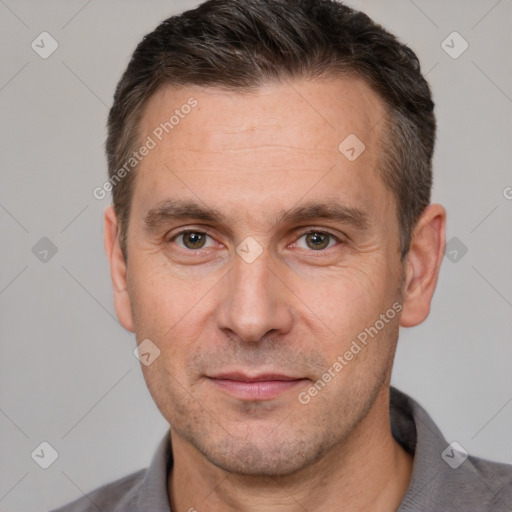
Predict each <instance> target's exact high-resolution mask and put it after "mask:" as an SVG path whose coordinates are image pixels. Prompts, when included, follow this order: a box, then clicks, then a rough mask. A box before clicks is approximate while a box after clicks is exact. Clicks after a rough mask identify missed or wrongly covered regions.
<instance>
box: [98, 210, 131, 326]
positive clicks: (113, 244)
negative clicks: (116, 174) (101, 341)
mask: <svg viewBox="0 0 512 512" xmlns="http://www.w3.org/2000/svg"><path fill="white" fill-rule="evenodd" d="M105 251H106V252H107V257H108V260H109V263H110V276H111V278H112V286H113V288H114V306H115V309H116V315H117V318H118V319H119V322H121V325H122V326H123V327H124V328H125V329H127V330H128V331H131V332H134V325H133V317H132V310H131V305H130V297H129V296H128V291H127V285H126V275H127V269H126V262H125V260H124V257H123V253H122V251H121V246H120V244H119V224H118V221H117V215H116V214H115V211H114V207H113V206H109V207H107V209H106V210H105Z"/></svg>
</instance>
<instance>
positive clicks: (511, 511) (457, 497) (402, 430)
mask: <svg viewBox="0 0 512 512" xmlns="http://www.w3.org/2000/svg"><path fill="white" fill-rule="evenodd" d="M390 412H391V428H392V432H393V436H394V437H395V439H396V440H397V441H398V442H399V443H400V444H401V445H402V446H403V447H404V448H405V449H406V450H407V451H409V452H410V453H411V454H414V466H413V472H412V477H411V482H410V484H409V488H408V489H407V492H406V494H405V496H404V499H403V501H402V504H401V505H400V508H399V509H398V511H397V512H426V511H429V512H445V511H446V512H447V511H450V512H459V511H460V512H491V511H492V512H512V466H511V465H508V464H499V463H496V462H491V461H487V460H483V459H479V458H477V457H472V456H468V457H466V454H465V452H463V451H462V449H461V448H459V447H458V446H457V445H454V444H453V443H451V444H450V445H449V444H448V443H447V442H446V440H445V439H444V437H443V435H442V434H441V432H440V431H439V429H438V428H437V427H436V425H435V424H434V422H433V421H432V419H431V418H430V416H429V415H428V414H427V413H426V412H425V410H424V409H423V408H422V407H421V406H420V405H418V404H417V403H416V402H415V401H414V400H413V399H412V398H410V397H408V396H407V395H405V394H404V393H402V392H400V391H398V390H397V389H395V388H391V404H390ZM172 463H173V457H172V449H171V444H170V442H169V433H167V435H166V436H165V438H164V439H163V440H162V441H161V442H160V445H159V447H158V449H157V451H156V453H155V455H154V457H153V460H152V461H151V464H150V466H149V468H148V469H146V470H141V471H138V472H137V473H133V474H131V475H129V476H127V477H125V478H122V479H120V480H117V481H115V482H112V483H109V484H107V485H104V486H103V487H100V488H99V489H96V490H95V491H92V492H90V493H89V494H87V495H86V496H83V497H82V498H80V499H78V500H77V501H74V502H72V503H70V504H68V505H66V506H64V507H62V508H59V509H58V510H55V511H54V512H98V511H100V512H143V511H144V512H147V511H150V512H171V509H170V505H169V495H168V491H167V477H168V474H169V469H170V467H171V466H172Z"/></svg>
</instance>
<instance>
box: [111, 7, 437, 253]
mask: <svg viewBox="0 0 512 512" xmlns="http://www.w3.org/2000/svg"><path fill="white" fill-rule="evenodd" d="M347 73H349V74H352V75H356V76H359V77H361V78H363V79H365V80H366V81H367V82H368V83H369V85H370V86H371V87H372V88H373V90H374V91H375V92H376V93H377V94H378V95H379V96H380V98H381V99H382V100H383V101H384V103H385V105H386V107H387V118H386V119H385V120H383V122H384V127H385V133H386V136H385V137H384V139H385V140H382V141H381V144H382V149H383V157H384V160H383V166H382V177H383V179H384V182H385V184H386V185H387V186H388V188H389V189H390V190H391V191H392V193H393V194H394V197H395V199H396V204H397V210H398V211H397V215H398V222H399V228H400V252H401V255H402V258H403V257H404V256H405V255H406V254H407V252H408V250H409V245H410V239H411V233H412V230H413V228H414V225H415V224H416V221H417V220H418V217H419V216H420V215H421V213H422V211H423V210H424V208H425V207H426V206H427V205H428V204H429V202H430V190H431V187H432V154H433V150H434V140H435V130H436V121H435V117H434V112H433V110H434V103H433V101H432V98H431V93H430V89H429V86H428V84H427V82H426V80H425V78H424V77H423V76H422V74H421V71H420V65H419V61H418V58H417V57H416V55H415V54H414V52H413V51H412V50H411V49H410V48H408V47H407V46H405V45H404V44H402V43H400V42H399V41H398V40H397V39H396V38H395V37H394V36H393V35H391V34H390V33H389V32H387V31H386V30H384V29H383V28H382V27H381V26H380V25H378V24H376V23H374V22H373V21H372V20H371V19H370V18H369V17H368V16H367V15H366V14H364V13H362V12H358V11H355V10H353V9H351V8H349V7H347V6H345V5H343V4H341V3H339V2H336V1H334V0H209V1H207V2H204V3H203V4H201V5H200V6H199V7H197V8H195V9H193V10H189V11H186V12H184V13H183V14H181V15H179V16H173V17H171V18H168V19H167V20H165V21H163V22H162V23H161V24H160V25H159V26H158V27H157V28H156V29H155V30H154V31H153V32H151V33H149V34H147V35H146V36H145V37H144V38H143V40H142V41H141V42H140V43H139V45H138V46H137V48H136V50H135V52H134V53H133V56H132V58H131V60H130V62H129V64H128V67H127V69H126V71H125V72H124V74H123V76H122V78H121V80H120V81H119V84H118V85H117V88H116V92H115V95H114V103H113V105H112V108H111V109H110V113H109V118H108V137H107V142H106V152H107V159H108V169H109V176H110V179H111V180H112V178H113V177H115V175H116V171H117V170H118V169H120V168H121V167H122V166H123V164H124V163H125V162H126V161H127V160H128V159H129V158H130V155H131V154H132V153H133V151H134V149H135V148H136V147H137V145H138V143H139V140H138V139H139V133H138V128H139V125H140V121H141V117H142V114H143V110H144V106H145V105H146V103H147V100H148V98H149V97H150V96H152V95H153V94H154V93H155V92H156V91H157V90H159V89H160V88H162V87H164V86H167V85H174V86H186V85H200V86H217V87H223V88H226V89H229V90H241V89H242V90H243V89H254V88H257V87H258V86H260V85H263V84H265V83H269V82H279V81H284V80H287V79H290V78H296V77H300V78H310V79H313V78H317V77H329V76H336V75H339V74H345V75H346V74H347ZM139 145H140V144H139ZM134 180H135V174H134V173H133V172H132V173H128V174H126V177H124V178H123V179H122V180H120V181H119V182H118V183H117V184H115V186H114V187H113V189H112V195H113V203H114V208H115V211H116V214H117V217H118V219H119V223H120V233H119V236H120V243H121V248H122V250H123V254H124V257H125V258H127V251H126V234H127V228H128V220H129V215H130V202H131V197H132V192H133V185H134Z"/></svg>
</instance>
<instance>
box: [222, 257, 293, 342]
mask: <svg viewBox="0 0 512 512" xmlns="http://www.w3.org/2000/svg"><path fill="white" fill-rule="evenodd" d="M276 274H277V271H276V270H274V269H272V270H271V268H270V267H269V260H268V257H267V256H266V254H265V253H263V254H262V255H260V256H259V257H258V258H257V259H256V260H255V261H253V262H252V263H247V262H246V261H244V260H243V259H242V258H241V257H239V256H236V257H235V261H234V264H233V268H232V269H231V272H229V273H228V274H227V276H226V284H225V286H226V288H225V293H224V294H223V300H222V304H221V305H220V307H219V310H218V318H217V322H218V327H219V328H220V329H221V330H223V331H225V332H229V333H230V334H231V335H232V334H235V335H236V336H237V337H238V338H239V339H240V340H241V341H242V342H258V341H260V340H261V339H262V338H264V337H265V336H266V335H267V336H268V335H269V334H286V333H287V332H289V331H290V330H291V328H292V324H293V315H292V310H291V308H292V302H291V300H290V297H289V295H290V293H291V292H290V291H289V290H288V288H287V287H286V286H285V284H283V281H284V279H283V278H282V277H281V279H280V278H279V277H278V276H277V275H276Z"/></svg>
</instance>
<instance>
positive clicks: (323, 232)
mask: <svg viewBox="0 0 512 512" xmlns="http://www.w3.org/2000/svg"><path fill="white" fill-rule="evenodd" d="M187 233H197V234H200V235H207V236H209V237H210V238H212V239H213V237H212V236H211V235H210V234H209V233H208V232H207V231H201V230H200V229H194V228H186V229H182V230H181V231H179V232H178V233H176V234H174V235H173V236H172V237H171V238H170V239H169V240H168V243H171V242H174V240H176V238H178V237H179V236H181V235H186V234H187ZM310 234H318V235H328V236H330V237H331V238H332V239H334V240H335V241H336V242H337V243H338V244H339V243H342V241H341V240H340V239H339V238H338V237H337V236H336V235H335V234H333V233H331V232H330V231H326V230H325V229H324V228H322V229H314V228H313V229H311V228H310V229H308V230H307V231H303V232H301V233H300V234H299V235H298V238H297V240H299V239H301V238H302V237H303V236H306V235H310ZM295 243H296V242H295ZM333 247H334V246H333ZM333 247H328V248H327V249H321V250H318V251H315V250H313V249H310V252H313V253H314V252H316V253H323V252H326V251H327V250H328V249H332V248H333ZM180 249H182V250H183V251H187V252H197V253H200V252H201V251H202V250H204V249H186V248H183V247H180Z"/></svg>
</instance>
